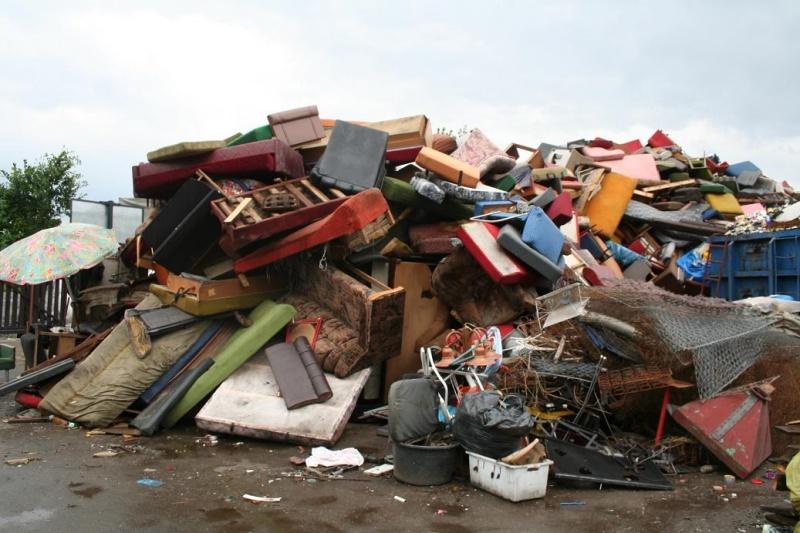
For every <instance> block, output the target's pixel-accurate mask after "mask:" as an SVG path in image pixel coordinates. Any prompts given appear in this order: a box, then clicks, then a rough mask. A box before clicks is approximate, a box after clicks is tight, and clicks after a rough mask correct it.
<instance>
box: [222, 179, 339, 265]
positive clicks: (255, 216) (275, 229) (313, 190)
mask: <svg viewBox="0 0 800 533" xmlns="http://www.w3.org/2000/svg"><path fill="white" fill-rule="evenodd" d="M347 198H348V197H347V196H346V195H345V194H344V193H342V192H341V191H339V190H338V189H322V188H320V187H317V186H315V185H314V184H313V183H311V180H310V179H309V178H307V177H304V178H299V179H294V180H289V181H282V182H275V183H273V184H271V185H268V186H266V187H262V188H260V189H256V190H253V191H249V192H246V193H242V194H239V195H236V196H228V197H225V198H220V199H218V200H214V201H213V202H211V211H212V213H213V214H214V215H215V216H216V217H217V218H218V219H219V221H220V223H221V224H222V232H223V237H222V240H221V242H220V244H221V245H222V247H223V249H225V250H226V251H234V250H239V249H241V248H242V247H244V246H247V245H248V244H251V243H253V242H255V241H258V240H261V239H266V238H268V237H271V236H273V235H276V234H278V233H281V232H284V231H287V230H291V229H295V228H299V227H301V226H304V225H306V224H310V223H311V222H314V221H315V220H318V219H320V218H322V217H324V216H327V215H328V214H330V213H331V212H333V210H334V209H336V207H337V206H339V204H341V203H342V202H344V201H345V200H346V199H347Z"/></svg>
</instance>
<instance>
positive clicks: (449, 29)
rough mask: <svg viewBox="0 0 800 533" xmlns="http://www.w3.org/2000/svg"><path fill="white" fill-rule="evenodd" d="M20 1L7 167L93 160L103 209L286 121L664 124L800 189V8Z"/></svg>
mask: <svg viewBox="0 0 800 533" xmlns="http://www.w3.org/2000/svg"><path fill="white" fill-rule="evenodd" d="M160 4H162V2H147V1H141V0H140V1H138V2H135V3H134V2H126V3H122V2H118V3H112V2H96V3H95V2H63V1H59V2H4V3H3V9H2V12H1V13H0V117H2V122H1V123H0V168H8V167H9V166H10V164H11V162H15V161H16V162H20V161H21V160H22V159H25V158H27V159H29V160H30V159H36V158H37V157H38V156H40V155H41V154H42V153H44V152H56V151H58V150H60V149H61V148H62V147H66V148H68V149H70V150H73V151H75V152H76V153H77V154H78V155H79V157H80V158H81V160H82V165H81V169H80V170H81V171H82V173H83V174H84V176H85V178H86V180H87V181H88V182H89V186H88V187H87V189H86V191H85V193H86V197H87V198H88V199H93V200H106V199H116V198H117V197H119V196H130V195H131V194H132V190H131V173H130V167H131V165H133V164H135V163H137V162H139V161H142V160H144V159H145V155H146V153H147V152H148V151H149V150H152V149H155V148H158V147H160V146H163V145H166V144H172V143H175V142H180V141H189V140H207V139H221V138H225V137H228V136H229V135H231V134H233V133H235V132H237V131H238V132H245V131H247V130H249V129H252V128H254V127H256V126H259V125H262V124H265V123H266V116H267V114H268V113H271V112H275V111H281V110H285V109H290V108H293V107H299V106H303V105H309V104H317V105H318V106H319V108H320V113H321V115H322V116H323V117H326V118H343V119H358V120H369V121H372V120H382V119H388V118H395V117H400V116H406V115H413V114H420V113H424V114H426V115H428V117H429V118H430V119H431V120H432V122H433V125H434V127H438V126H445V127H448V128H452V129H458V128H459V127H461V126H464V125H468V126H470V127H479V128H481V129H482V130H483V131H484V132H485V133H486V134H487V135H488V136H489V137H490V138H491V139H493V140H494V141H495V142H496V143H497V144H499V145H500V146H504V145H505V144H506V143H508V142H510V141H516V142H519V143H523V144H529V145H537V144H538V143H539V142H543V141H544V142H550V143H554V144H556V143H563V142H566V141H569V140H573V139H577V138H592V137H594V136H598V135H599V136H602V137H606V138H611V139H614V140H617V141H620V142H624V141H628V140H630V139H632V138H635V137H638V138H640V139H642V140H643V141H645V140H646V139H647V138H648V137H649V136H650V134H651V133H652V132H653V131H654V130H655V129H656V128H661V129H663V130H665V131H666V132H667V133H669V134H670V135H671V136H672V138H673V139H674V140H675V141H676V142H678V143H679V144H681V145H683V147H684V149H686V150H687V151H688V152H690V153H692V154H696V155H700V154H702V153H703V152H704V151H705V152H708V153H710V152H716V153H718V154H720V156H721V157H722V158H724V159H726V160H728V161H730V162H736V161H740V160H744V159H751V160H753V161H754V162H755V163H756V164H758V165H759V166H760V167H761V168H762V169H763V170H764V172H765V173H766V174H767V175H769V176H771V177H774V178H778V179H787V180H789V181H790V182H793V183H795V184H798V185H800V171H798V158H799V157H800V130H799V129H798V124H800V106H798V103H797V94H798V88H797V87H798V82H800V38H798V37H797V32H798V28H799V27H800V5H799V4H797V3H796V2H792V1H786V2H732V1H725V2H704V3H701V2H681V1H671V2H620V1H615V2H566V1H559V2H537V1H526V2H490V1H488V0H487V1H482V2H481V1H467V0H461V1H453V2H449V1H442V0H440V1H438V2H410V3H408V2H388V1H386V2H380V1H370V2H344V1H337V2H312V1H303V2H301V1H296V0H295V1H293V2H285V3H284V2H280V3H279V2H274V3H273V2H269V3H268V2H256V1H252V2H248V1H242V2H235V1H230V0H229V1H225V2H209V3H205V2H199V1H193V2H186V3H179V2H169V3H168V4H169V5H168V7H164V6H162V5H160Z"/></svg>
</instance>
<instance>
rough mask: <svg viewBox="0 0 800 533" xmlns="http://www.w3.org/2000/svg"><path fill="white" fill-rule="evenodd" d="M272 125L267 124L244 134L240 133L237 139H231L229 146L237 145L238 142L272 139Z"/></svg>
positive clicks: (245, 142)
mask: <svg viewBox="0 0 800 533" xmlns="http://www.w3.org/2000/svg"><path fill="white" fill-rule="evenodd" d="M272 137H273V134H272V126H270V125H269V124H267V125H266V126H259V127H258V128H256V129H254V130H250V131H248V132H247V133H245V134H244V135H240V136H239V137H237V138H236V139H234V140H232V141H230V142H229V143H228V146H236V145H237V144H247V143H251V142H255V141H266V140H267V139H272Z"/></svg>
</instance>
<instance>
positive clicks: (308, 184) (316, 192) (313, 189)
mask: <svg viewBox="0 0 800 533" xmlns="http://www.w3.org/2000/svg"><path fill="white" fill-rule="evenodd" d="M300 183H301V184H302V185H303V186H304V187H305V188H306V189H308V190H309V191H311V194H313V195H314V196H316V197H317V198H319V200H320V201H321V202H327V201H328V200H330V198H328V197H327V196H325V195H324V194H323V193H322V191H320V190H319V189H317V188H316V187H314V185H312V184H311V182H310V181H308V180H303V181H301V182H300Z"/></svg>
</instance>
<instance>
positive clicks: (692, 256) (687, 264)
mask: <svg viewBox="0 0 800 533" xmlns="http://www.w3.org/2000/svg"><path fill="white" fill-rule="evenodd" d="M678 267H679V268H680V269H681V270H683V272H684V273H685V274H686V276H687V277H688V278H689V279H690V280H692V281H703V272H705V268H706V262H705V261H703V247H702V246H700V247H697V248H695V249H694V250H692V251H691V252H689V253H687V254H683V255H682V256H680V257H679V258H678Z"/></svg>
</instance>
